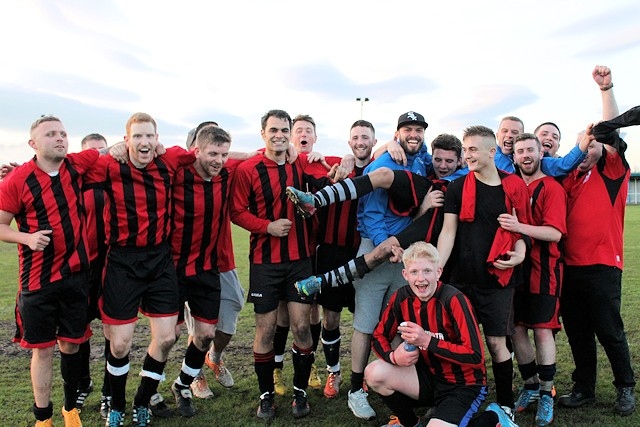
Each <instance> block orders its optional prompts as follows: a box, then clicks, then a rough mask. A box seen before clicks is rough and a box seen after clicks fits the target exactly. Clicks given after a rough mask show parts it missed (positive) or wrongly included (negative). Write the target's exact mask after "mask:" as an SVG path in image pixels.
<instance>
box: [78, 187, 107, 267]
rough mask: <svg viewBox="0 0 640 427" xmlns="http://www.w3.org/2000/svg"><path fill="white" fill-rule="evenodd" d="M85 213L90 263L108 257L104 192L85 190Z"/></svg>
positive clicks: (95, 188)
mask: <svg viewBox="0 0 640 427" xmlns="http://www.w3.org/2000/svg"><path fill="white" fill-rule="evenodd" d="M82 197H83V200H84V212H85V214H86V224H87V249H88V251H89V261H94V260H96V259H99V258H100V257H102V258H103V261H104V257H106V255H107V243H106V240H107V239H106V237H105V234H104V190H103V189H102V188H98V187H89V188H85V189H84V191H83V192H82Z"/></svg>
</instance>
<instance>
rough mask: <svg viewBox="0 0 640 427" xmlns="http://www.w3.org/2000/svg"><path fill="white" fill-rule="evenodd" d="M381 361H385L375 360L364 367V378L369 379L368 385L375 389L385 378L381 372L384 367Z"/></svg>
mask: <svg viewBox="0 0 640 427" xmlns="http://www.w3.org/2000/svg"><path fill="white" fill-rule="evenodd" d="M381 363H384V362H382V361H380V360H374V361H373V362H371V363H369V364H368V365H367V366H366V368H364V378H365V380H366V381H367V385H368V386H369V387H371V388H373V389H374V390H375V389H376V387H379V386H380V385H381V384H382V382H383V379H384V375H381V374H380V372H381V368H382V366H381Z"/></svg>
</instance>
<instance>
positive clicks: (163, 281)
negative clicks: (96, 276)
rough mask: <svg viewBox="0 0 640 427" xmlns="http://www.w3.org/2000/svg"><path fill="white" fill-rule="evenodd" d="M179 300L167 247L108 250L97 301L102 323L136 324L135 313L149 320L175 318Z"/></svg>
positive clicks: (115, 247) (115, 248) (173, 268)
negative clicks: (98, 300) (99, 297)
mask: <svg viewBox="0 0 640 427" xmlns="http://www.w3.org/2000/svg"><path fill="white" fill-rule="evenodd" d="M179 300H180V298H179V295H178V279H177V277H176V269H175V267H174V265H173V260H172V258H171V251H170V249H169V245H168V244H161V245H157V246H151V247H145V248H135V247H117V246H114V247H111V248H110V250H109V254H108V255H107V265H106V268H105V275H104V283H103V286H102V297H101V299H100V309H101V312H102V321H103V323H106V324H116V325H117V324H125V323H132V322H135V321H136V320H137V318H138V311H140V312H141V313H143V314H145V315H147V316H150V317H169V316H177V315H178V311H179Z"/></svg>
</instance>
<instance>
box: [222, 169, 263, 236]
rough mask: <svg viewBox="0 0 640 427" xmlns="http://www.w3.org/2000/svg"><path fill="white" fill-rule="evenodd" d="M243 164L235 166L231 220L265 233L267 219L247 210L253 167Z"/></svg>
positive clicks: (245, 227) (250, 230) (249, 229)
mask: <svg viewBox="0 0 640 427" xmlns="http://www.w3.org/2000/svg"><path fill="white" fill-rule="evenodd" d="M247 165H248V164H246V163H245V164H244V165H242V166H241V167H238V168H236V171H235V176H234V179H233V185H232V190H231V194H232V195H233V196H232V197H231V209H230V216H231V221H232V222H233V223H234V224H237V225H239V226H240V227H242V228H244V229H245V230H248V231H249V232H251V233H259V234H266V233H267V227H268V226H269V224H270V221H269V220H268V219H263V218H259V217H258V216H256V215H254V214H253V213H251V212H250V211H249V197H250V195H251V184H252V172H253V170H254V168H253V167H246V166H247Z"/></svg>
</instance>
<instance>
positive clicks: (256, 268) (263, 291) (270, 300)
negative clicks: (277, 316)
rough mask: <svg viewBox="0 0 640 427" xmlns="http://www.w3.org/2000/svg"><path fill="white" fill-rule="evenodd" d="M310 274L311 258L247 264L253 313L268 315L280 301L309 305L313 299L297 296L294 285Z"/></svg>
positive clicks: (249, 300) (249, 297)
mask: <svg viewBox="0 0 640 427" xmlns="http://www.w3.org/2000/svg"><path fill="white" fill-rule="evenodd" d="M312 273H313V265H312V262H311V258H304V259H301V260H298V261H287V262H281V263H278V264H253V263H251V264H250V265H249V296H248V297H247V301H248V302H251V303H253V311H254V312H255V313H258V314H264V313H269V312H270V311H273V310H275V309H276V308H278V303H279V302H280V301H281V300H282V301H287V302H299V303H303V304H311V303H312V302H313V298H312V297H308V296H305V295H300V294H298V291H296V288H295V286H294V283H295V282H296V281H297V280H300V279H306V278H307V277H309V276H311V275H312Z"/></svg>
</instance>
